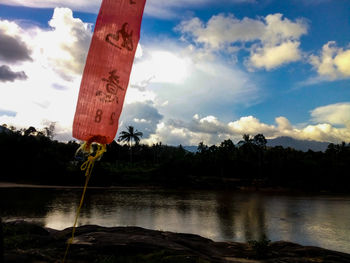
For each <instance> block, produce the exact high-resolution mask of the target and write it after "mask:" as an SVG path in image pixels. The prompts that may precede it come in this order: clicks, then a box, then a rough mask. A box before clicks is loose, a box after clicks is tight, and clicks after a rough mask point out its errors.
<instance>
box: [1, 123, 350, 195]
mask: <svg viewBox="0 0 350 263" xmlns="http://www.w3.org/2000/svg"><path fill="white" fill-rule="evenodd" d="M3 127H4V128H3V129H2V130H5V132H0V147H1V148H2V149H4V150H3V151H0V159H1V160H2V164H3V167H2V168H3V171H10V172H3V173H0V181H8V182H18V183H31V184H54V185H81V184H82V183H83V181H84V175H83V173H82V172H81V171H80V165H81V164H82V162H83V161H84V158H83V156H78V157H79V158H75V156H74V155H75V151H76V150H77V149H78V147H79V145H78V144H77V143H76V142H74V141H71V142H68V143H61V142H57V141H54V140H52V138H50V137H51V135H52V134H54V124H51V125H50V126H49V127H47V129H44V131H43V132H40V131H39V132H38V130H37V129H35V128H34V127H29V128H28V129H23V130H20V131H18V130H16V128H14V127H13V130H12V131H11V130H10V129H8V128H6V127H5V126H3ZM129 128H130V129H128V131H126V132H125V134H124V135H125V138H126V141H128V139H127V138H129V139H130V140H129V142H131V140H134V141H138V140H137V139H135V138H134V139H132V138H133V136H136V137H137V138H139V137H140V136H141V134H142V133H140V132H138V131H137V130H135V129H134V128H133V127H129ZM47 131H48V132H47ZM126 135H128V136H126ZM129 135H130V136H129ZM123 138H124V137H123ZM349 163H350V145H349V144H346V143H342V144H340V145H335V144H330V145H329V147H328V149H327V150H326V152H313V151H308V152H302V151H297V150H294V149H291V148H287V149H285V148H282V147H281V146H277V147H267V146H266V139H265V137H264V135H262V134H257V135H255V136H250V135H248V134H245V135H244V136H243V140H242V141H240V142H239V143H238V144H236V145H235V144H234V143H233V142H232V141H231V140H225V141H223V142H222V143H221V144H220V145H218V146H216V145H211V146H208V145H205V144H204V143H203V142H201V143H200V144H199V145H198V151H197V152H195V153H191V152H188V151H186V150H185V149H184V148H183V147H182V146H179V147H174V146H168V145H163V144H162V143H157V144H154V145H152V146H149V145H143V144H140V143H136V144H134V145H131V144H129V145H128V144H119V143H118V142H116V141H113V142H112V143H111V144H109V145H108V146H107V152H106V153H105V154H104V156H103V158H102V160H101V161H100V162H97V163H96V165H95V168H94V176H93V177H92V178H91V181H90V185H95V186H110V185H118V186H165V187H188V188H228V189H232V188H239V187H255V188H259V187H269V188H271V187H272V188H273V187H287V188H295V189H298V190H300V189H301V190H308V191H310V190H314V191H320V190H331V191H343V192H349V191H350V177H349V176H347V171H348V167H349V166H348V165H349Z"/></svg>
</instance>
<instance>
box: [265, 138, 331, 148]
mask: <svg viewBox="0 0 350 263" xmlns="http://www.w3.org/2000/svg"><path fill="white" fill-rule="evenodd" d="M329 144H330V143H329V142H318V141H308V140H296V139H293V138H291V137H285V136H284V137H277V138H275V139H269V140H267V146H271V147H274V146H282V147H283V148H288V147H290V148H294V149H296V150H299V151H304V152H307V151H308V150H309V149H310V150H312V151H314V152H318V151H321V152H324V151H325V150H326V149H327V147H328V145H329Z"/></svg>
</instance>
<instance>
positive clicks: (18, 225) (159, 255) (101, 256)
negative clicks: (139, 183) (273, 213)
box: [0, 221, 350, 263]
mask: <svg viewBox="0 0 350 263" xmlns="http://www.w3.org/2000/svg"><path fill="white" fill-rule="evenodd" d="M71 230H72V229H71V228H67V229H65V230H62V231H58V230H54V229H47V228H43V227H40V226H38V225H35V224H32V223H28V222H24V221H15V222H8V223H4V224H3V231H4V247H5V253H4V259H5V262H23V263H24V262H31V263H34V262H35V263H39V262H55V263H56V262H62V258H63V255H64V251H65V249H66V241H67V240H68V239H69V238H70V236H71ZM75 236H76V237H75V240H74V243H73V244H72V246H71V248H70V251H69V256H68V260H67V262H71V263H80V262H93V263H112V262H118V263H124V262H125V263H134V262H135V263H136V262H137V263H146V262H147V263H153V262H154V263H158V262H162V263H175V262H179V263H182V262H185V263H208V262H212V263H226V262H227V263H255V262H268V263H296V262H327V263H349V262H350V254H346V253H341V252H336V251H331V250H327V249H323V248H319V247H311V246H301V245H298V244H295V243H291V242H286V241H278V242H268V241H266V240H265V241H254V242H250V243H238V242H214V241H212V240H210V239H206V238H203V237H201V236H198V235H192V234H182V233H173V232H164V231H155V230H149V229H144V228H140V227H101V226H96V225H86V226H81V227H78V228H77V230H76V234H75ZM0 262H1V260H0Z"/></svg>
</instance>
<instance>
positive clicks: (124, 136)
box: [118, 126, 143, 162]
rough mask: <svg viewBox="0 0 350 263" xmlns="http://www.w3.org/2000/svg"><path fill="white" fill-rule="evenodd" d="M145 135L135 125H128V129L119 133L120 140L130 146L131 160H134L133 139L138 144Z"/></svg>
mask: <svg viewBox="0 0 350 263" xmlns="http://www.w3.org/2000/svg"><path fill="white" fill-rule="evenodd" d="M142 136H143V133H142V132H139V131H138V130H136V129H134V127H133V126H128V127H126V131H122V132H121V133H120V135H119V138H118V142H121V141H123V142H127V143H128V144H129V147H130V161H131V162H132V141H134V142H135V143H136V144H138V143H139V142H140V137H142Z"/></svg>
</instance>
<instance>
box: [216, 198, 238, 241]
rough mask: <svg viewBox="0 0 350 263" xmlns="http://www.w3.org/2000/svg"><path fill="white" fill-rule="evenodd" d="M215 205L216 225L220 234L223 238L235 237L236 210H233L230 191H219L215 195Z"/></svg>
mask: <svg viewBox="0 0 350 263" xmlns="http://www.w3.org/2000/svg"><path fill="white" fill-rule="evenodd" d="M216 200H217V207H216V213H217V215H218V216H217V218H218V227H219V230H220V232H221V235H222V236H223V237H224V238H225V239H228V240H230V239H234V238H235V235H236V233H235V218H236V213H237V211H236V210H235V200H234V196H233V195H232V193H227V192H224V193H219V194H218V195H217V196H216Z"/></svg>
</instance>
